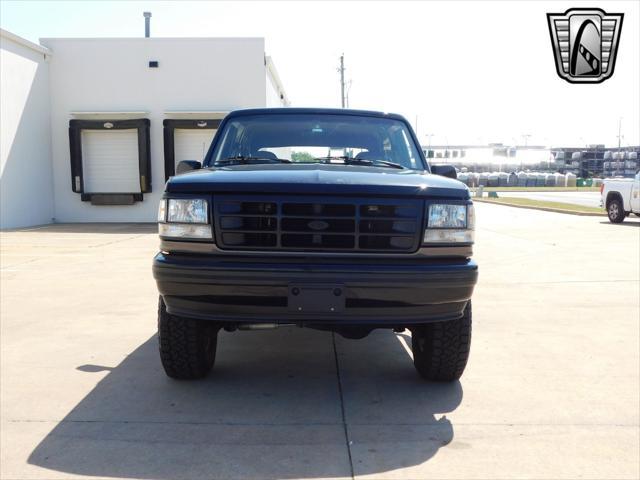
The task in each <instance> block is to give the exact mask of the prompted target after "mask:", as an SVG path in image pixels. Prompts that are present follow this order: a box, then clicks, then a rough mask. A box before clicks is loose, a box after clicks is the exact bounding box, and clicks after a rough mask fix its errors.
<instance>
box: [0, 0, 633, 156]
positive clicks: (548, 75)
mask: <svg viewBox="0 0 640 480" xmlns="http://www.w3.org/2000/svg"><path fill="white" fill-rule="evenodd" d="M576 6H580V7H599V8H603V9H604V10H605V11H606V12H608V13H624V22H623V26H622V32H621V38H620V45H619V49H618V58H617V62H616V66H615V73H614V75H613V76H612V77H611V78H610V79H608V80H606V81H605V82H604V83H601V84H595V85H575V84H569V83H568V82H566V81H565V80H562V79H561V78H559V77H558V75H557V74H556V71H555V64H554V57H553V53H552V49H551V42H550V38H549V30H548V26H547V19H546V13H558V12H559V13H562V12H564V11H565V10H566V9H568V8H572V7H576ZM143 11H151V12H152V14H153V17H152V19H151V36H153V37H264V38H265V45H266V47H265V48H266V53H267V55H270V56H271V57H272V58H273V60H274V62H275V64H276V67H277V69H278V71H279V73H280V77H281V78H282V81H283V84H284V86H285V89H286V91H287V94H288V96H289V98H290V99H291V101H292V106H312V107H314V106H315V107H339V106H340V77H339V73H338V71H337V67H338V64H339V57H340V55H341V54H344V56H345V67H346V79H347V80H348V82H349V88H348V91H349V107H351V108H363V109H370V110H381V111H387V112H394V113H400V114H402V115H404V116H405V117H406V118H407V119H408V120H409V121H410V122H411V123H412V124H413V127H414V129H416V130H417V133H418V137H419V138H420V140H421V142H422V143H423V144H424V145H427V144H429V143H431V144H432V145H454V144H486V143H489V142H500V143H504V144H507V145H515V144H517V145H522V144H524V143H525V140H526V142H527V143H528V144H529V145H545V146H584V145H587V144H605V145H607V146H616V145H617V144H618V138H617V136H618V126H619V122H620V119H622V120H621V125H622V129H621V131H622V135H623V138H622V141H621V142H622V145H639V144H640V2H639V1H637V0H630V1H622V2H615V1H604V0H603V1H600V2H589V1H582V2H579V5H578V4H576V3H574V2H571V3H569V2H563V1H555V2H539V1H535V2H533V1H532V2H525V1H513V2H507V1H496V2H483V1H475V2H465V1H451V2H437V1H408V2H405V1H394V2H391V1H389V2H387V1H375V2H371V1H353V2H337V1H327V2H311V1H308V2H307V1H298V2H293V1H285V2H271V1H258V2H249V1H235V2H223V1H209V2H207V1H196V2H191V1H173V2H172V1H163V2H152V1H66V2H57V1H51V0H49V1H42V2H41V1H12V0H1V1H0V26H1V27H2V28H3V29H5V30H9V31H10V32H12V33H15V34H17V35H20V36H22V37H24V38H27V39H29V40H31V41H34V42H36V43H37V42H38V39H39V38H45V37H140V36H143V35H144V18H143V16H142V12H143ZM203 61H206V59H203Z"/></svg>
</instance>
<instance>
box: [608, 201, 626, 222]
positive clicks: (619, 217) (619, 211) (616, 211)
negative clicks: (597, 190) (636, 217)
mask: <svg viewBox="0 0 640 480" xmlns="http://www.w3.org/2000/svg"><path fill="white" fill-rule="evenodd" d="M607 216H608V217H609V221H610V222H611V223H622V221H623V220H624V218H625V217H626V216H627V215H626V214H625V211H624V207H623V206H622V202H621V201H620V200H619V199H617V198H614V199H612V200H610V201H609V203H608V204H607Z"/></svg>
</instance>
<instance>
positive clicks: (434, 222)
mask: <svg viewBox="0 0 640 480" xmlns="http://www.w3.org/2000/svg"><path fill="white" fill-rule="evenodd" d="M474 228H475V211H474V209H473V205H452V204H440V203H434V204H431V205H429V211H428V213H427V229H426V230H425V232H424V240H423V243H473V240H474Z"/></svg>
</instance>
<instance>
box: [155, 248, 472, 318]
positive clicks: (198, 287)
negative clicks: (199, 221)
mask: <svg viewBox="0 0 640 480" xmlns="http://www.w3.org/2000/svg"><path fill="white" fill-rule="evenodd" d="M153 275H154V278H155V279H156V282H157V285H158V290H159V292H160V295H162V297H163V298H164V302H165V304H166V306H167V311H168V312H169V313H171V314H174V315H180V316H185V317H191V318H199V319H205V320H212V321H219V322H229V323H237V324H241V323H295V324H300V325H307V326H312V325H344V326H347V325H371V326H388V327H402V326H406V325H411V324H416V323H426V322H437V321H445V320H454V319H456V318H460V317H461V316H462V312H463V310H464V307H465V306H466V304H467V302H468V300H469V299H470V298H471V295H472V293H473V289H474V286H475V284H476V282H477V278H478V266H477V265H476V263H475V262H473V261H472V260H469V259H459V260H455V259H453V260H452V259H432V260H428V261H422V262H415V261H411V262H409V261H397V260H390V259H387V260H385V259H383V258H381V259H369V260H353V261H346V260H342V259H335V260H329V259H324V260H323V261H321V260H314V259H309V258H304V257H301V258H292V259H286V260H284V259H257V258H255V257H254V258H246V257H239V258H231V257H229V256H227V255H225V256H210V255H185V254H164V253H159V254H157V255H156V257H155V258H154V261H153ZM291 285H303V286H304V285H308V286H310V287H313V286H314V285H334V286H339V287H340V289H341V290H342V291H343V292H344V297H345V298H344V308H343V309H341V310H340V311H337V312H335V313H327V312H303V313H300V312H297V311H295V309H292V308H291V305H290V303H291V302H290V298H291Z"/></svg>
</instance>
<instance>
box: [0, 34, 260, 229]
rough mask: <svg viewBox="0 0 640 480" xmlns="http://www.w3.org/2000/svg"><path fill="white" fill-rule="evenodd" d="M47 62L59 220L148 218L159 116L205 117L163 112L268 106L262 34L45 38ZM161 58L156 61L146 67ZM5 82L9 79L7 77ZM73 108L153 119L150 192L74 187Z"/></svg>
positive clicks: (157, 193)
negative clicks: (130, 196)
mask: <svg viewBox="0 0 640 480" xmlns="http://www.w3.org/2000/svg"><path fill="white" fill-rule="evenodd" d="M41 43H42V44H43V45H44V46H46V47H48V48H50V49H51V50H52V51H53V53H54V55H53V57H52V58H51V61H50V85H51V138H52V155H53V175H54V192H55V221H56V222H150V221H154V220H155V218H156V211H157V206H158V202H159V199H160V197H161V195H162V190H163V187H164V150H163V130H162V121H163V120H164V119H165V118H206V117H208V116H209V115H208V114H205V113H203V114H202V115H200V116H189V115H186V116H185V115H184V114H182V115H180V114H175V115H166V114H165V112H166V111H198V110H199V111H218V112H219V111H230V110H235V109H239V108H252V107H264V106H266V88H267V87H266V85H265V83H266V76H265V61H264V40H263V39H262V38H199V39H190V38H171V39H169V38H136V39H124V38H123V39H42V40H41ZM150 60H157V61H158V62H159V68H149V67H148V63H149V61H150ZM3 81H4V80H3ZM74 111H83V112H86V111H94V112H95V111H99V112H113V111H127V112H132V111H145V112H148V113H147V114H145V115H143V117H144V118H149V119H150V120H151V163H152V166H151V171H152V182H153V184H152V188H153V192H152V193H147V194H144V201H142V202H136V203H135V204H134V205H127V206H94V205H91V203H90V202H82V201H81V200H80V195H79V194H77V193H74V192H73V191H72V190H71V167H70V159H69V135H68V127H69V120H71V119H72V118H84V119H106V118H115V119H123V118H134V117H136V118H139V117H140V116H139V115H138V116H133V117H132V116H127V115H120V116H114V115H93V116H92V115H82V116H72V115H71V112H74Z"/></svg>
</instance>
